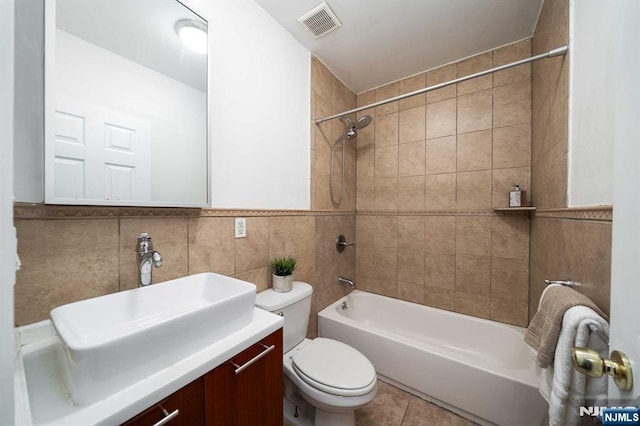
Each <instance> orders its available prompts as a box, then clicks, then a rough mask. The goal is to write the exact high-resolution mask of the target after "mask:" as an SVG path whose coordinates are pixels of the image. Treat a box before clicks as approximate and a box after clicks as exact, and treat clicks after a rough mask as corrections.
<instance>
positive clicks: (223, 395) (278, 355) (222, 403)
mask: <svg viewBox="0 0 640 426" xmlns="http://www.w3.org/2000/svg"><path fill="white" fill-rule="evenodd" d="M283 393H284V382H283V376H282V329H279V330H277V331H275V332H274V333H272V334H270V335H269V336H267V337H265V338H264V339H262V340H261V341H259V342H258V343H256V344H254V345H251V346H250V347H249V348H247V349H245V350H244V351H242V352H240V353H239V354H237V355H236V356H234V357H233V358H231V359H230V360H228V361H226V362H224V363H223V364H221V365H219V366H218V367H216V368H215V369H213V370H211V371H210V372H208V373H207V374H205V375H204V376H202V377H200V378H198V379H196V380H194V381H193V382H191V383H189V384H188V385H187V386H185V387H183V388H182V389H179V390H178V391H176V392H175V393H173V394H171V395H170V396H169V397H167V398H166V399H164V400H162V401H161V402H159V403H157V404H155V405H153V406H152V407H151V408H149V409H147V410H145V411H143V412H142V413H140V414H138V415H137V416H135V417H134V418H132V419H130V420H128V421H127V422H125V423H124V426H153V425H171V426H183V425H184V426H199V425H205V426H259V425H261V426H276V425H277V426H281V425H282V423H283V415H282V397H283ZM175 410H179V413H178V414H177V415H174V417H172V418H171V419H166V418H167V416H170V415H171V414H172V413H174V412H175ZM164 419H166V420H165V421H164V422H162V421H163V420H164ZM161 422H162V423H161Z"/></svg>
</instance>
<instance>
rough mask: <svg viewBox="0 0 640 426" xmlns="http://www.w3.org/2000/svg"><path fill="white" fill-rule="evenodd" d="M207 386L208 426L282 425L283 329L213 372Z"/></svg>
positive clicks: (206, 411) (206, 419)
mask: <svg viewBox="0 0 640 426" xmlns="http://www.w3.org/2000/svg"><path fill="white" fill-rule="evenodd" d="M270 348H271V349H270ZM236 371H237V373H236ZM204 386H205V409H204V411H205V424H206V425H207V426H212V425H216V426H217V425H219V426H230V425H235V426H281V425H282V423H283V415H282V397H283V392H284V381H283V376H282V329H280V330H278V331H276V332H275V333H273V334H271V335H269V336H268V337H266V338H265V339H263V340H262V341H260V342H259V343H257V344H255V345H253V346H251V347H250V348H248V349H246V350H245V351H243V352H241V353H240V354H238V355H236V356H235V357H233V358H232V359H230V360H229V361H227V362H225V363H224V364H222V365H220V366H219V367H217V368H216V369H215V370H213V371H211V372H209V373H208V374H207V375H205V378H204Z"/></svg>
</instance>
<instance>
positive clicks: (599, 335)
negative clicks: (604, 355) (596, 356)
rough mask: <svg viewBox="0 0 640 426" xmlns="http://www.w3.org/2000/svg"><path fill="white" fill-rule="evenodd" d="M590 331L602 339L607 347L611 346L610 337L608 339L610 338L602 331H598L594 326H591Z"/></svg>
mask: <svg viewBox="0 0 640 426" xmlns="http://www.w3.org/2000/svg"><path fill="white" fill-rule="evenodd" d="M589 330H590V331H591V333H593V334H595V335H596V336H598V337H599V338H600V339H602V341H603V342H604V343H606V345H607V347H608V346H609V337H608V336H605V335H604V333H603V332H602V331H601V330H600V329H598V328H596V327H594V326H592V325H590V326H589Z"/></svg>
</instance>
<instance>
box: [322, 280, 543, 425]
mask: <svg viewBox="0 0 640 426" xmlns="http://www.w3.org/2000/svg"><path fill="white" fill-rule="evenodd" d="M345 302H346V307H347V308H346V309H343V308H342V307H343V303H345ZM318 333H319V335H321V336H323V337H328V338H331V339H335V340H339V341H342V342H345V343H347V344H349V345H351V346H353V347H354V348H356V349H358V350H359V351H360V352H362V353H363V354H364V355H366V356H367V358H369V359H370V360H371V362H372V363H373V365H374V366H375V369H376V372H377V373H378V376H379V378H381V379H382V380H383V381H386V382H389V383H391V384H393V385H396V386H398V387H400V388H402V389H404V390H406V391H409V392H411V393H413V394H415V395H417V396H419V397H422V398H424V399H426V400H430V401H433V402H435V403H436V404H439V405H441V406H443V407H445V408H448V409H450V410H452V411H454V412H457V413H459V414H461V415H463V416H465V417H467V418H469V419H471V420H474V421H476V422H478V423H480V424H498V425H505V426H512V425H536V426H538V425H540V424H541V421H542V420H543V418H544V417H545V413H546V411H547V409H548V407H547V403H546V401H545V400H544V399H543V398H542V396H540V393H539V392H538V387H537V382H536V379H535V377H534V376H533V374H532V373H531V372H529V370H528V367H527V363H528V356H529V349H528V346H527V345H526V344H525V343H524V340H523V337H524V329H523V328H520V327H515V326H511V325H507V324H502V323H498V322H494V321H488V320H484V319H480V318H475V317H471V316H467V315H462V314H458V313H454V312H449V311H445V310H441V309H436V308H431V307H428V306H422V305H418V304H415V303H410V302H405V301H402V300H397V299H392V298H389V297H385V296H380V295H377V294H371V293H366V292H363V291H359V290H355V291H353V292H351V293H350V294H349V295H347V296H346V297H343V298H342V299H340V300H338V301H337V302H335V303H333V304H332V305H330V306H328V307H327V308H325V309H323V310H322V311H321V312H319V313H318Z"/></svg>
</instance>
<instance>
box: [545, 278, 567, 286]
mask: <svg viewBox="0 0 640 426" xmlns="http://www.w3.org/2000/svg"><path fill="white" fill-rule="evenodd" d="M544 283H545V284H546V285H550V284H560V285H563V286H565V287H573V281H571V280H544Z"/></svg>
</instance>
